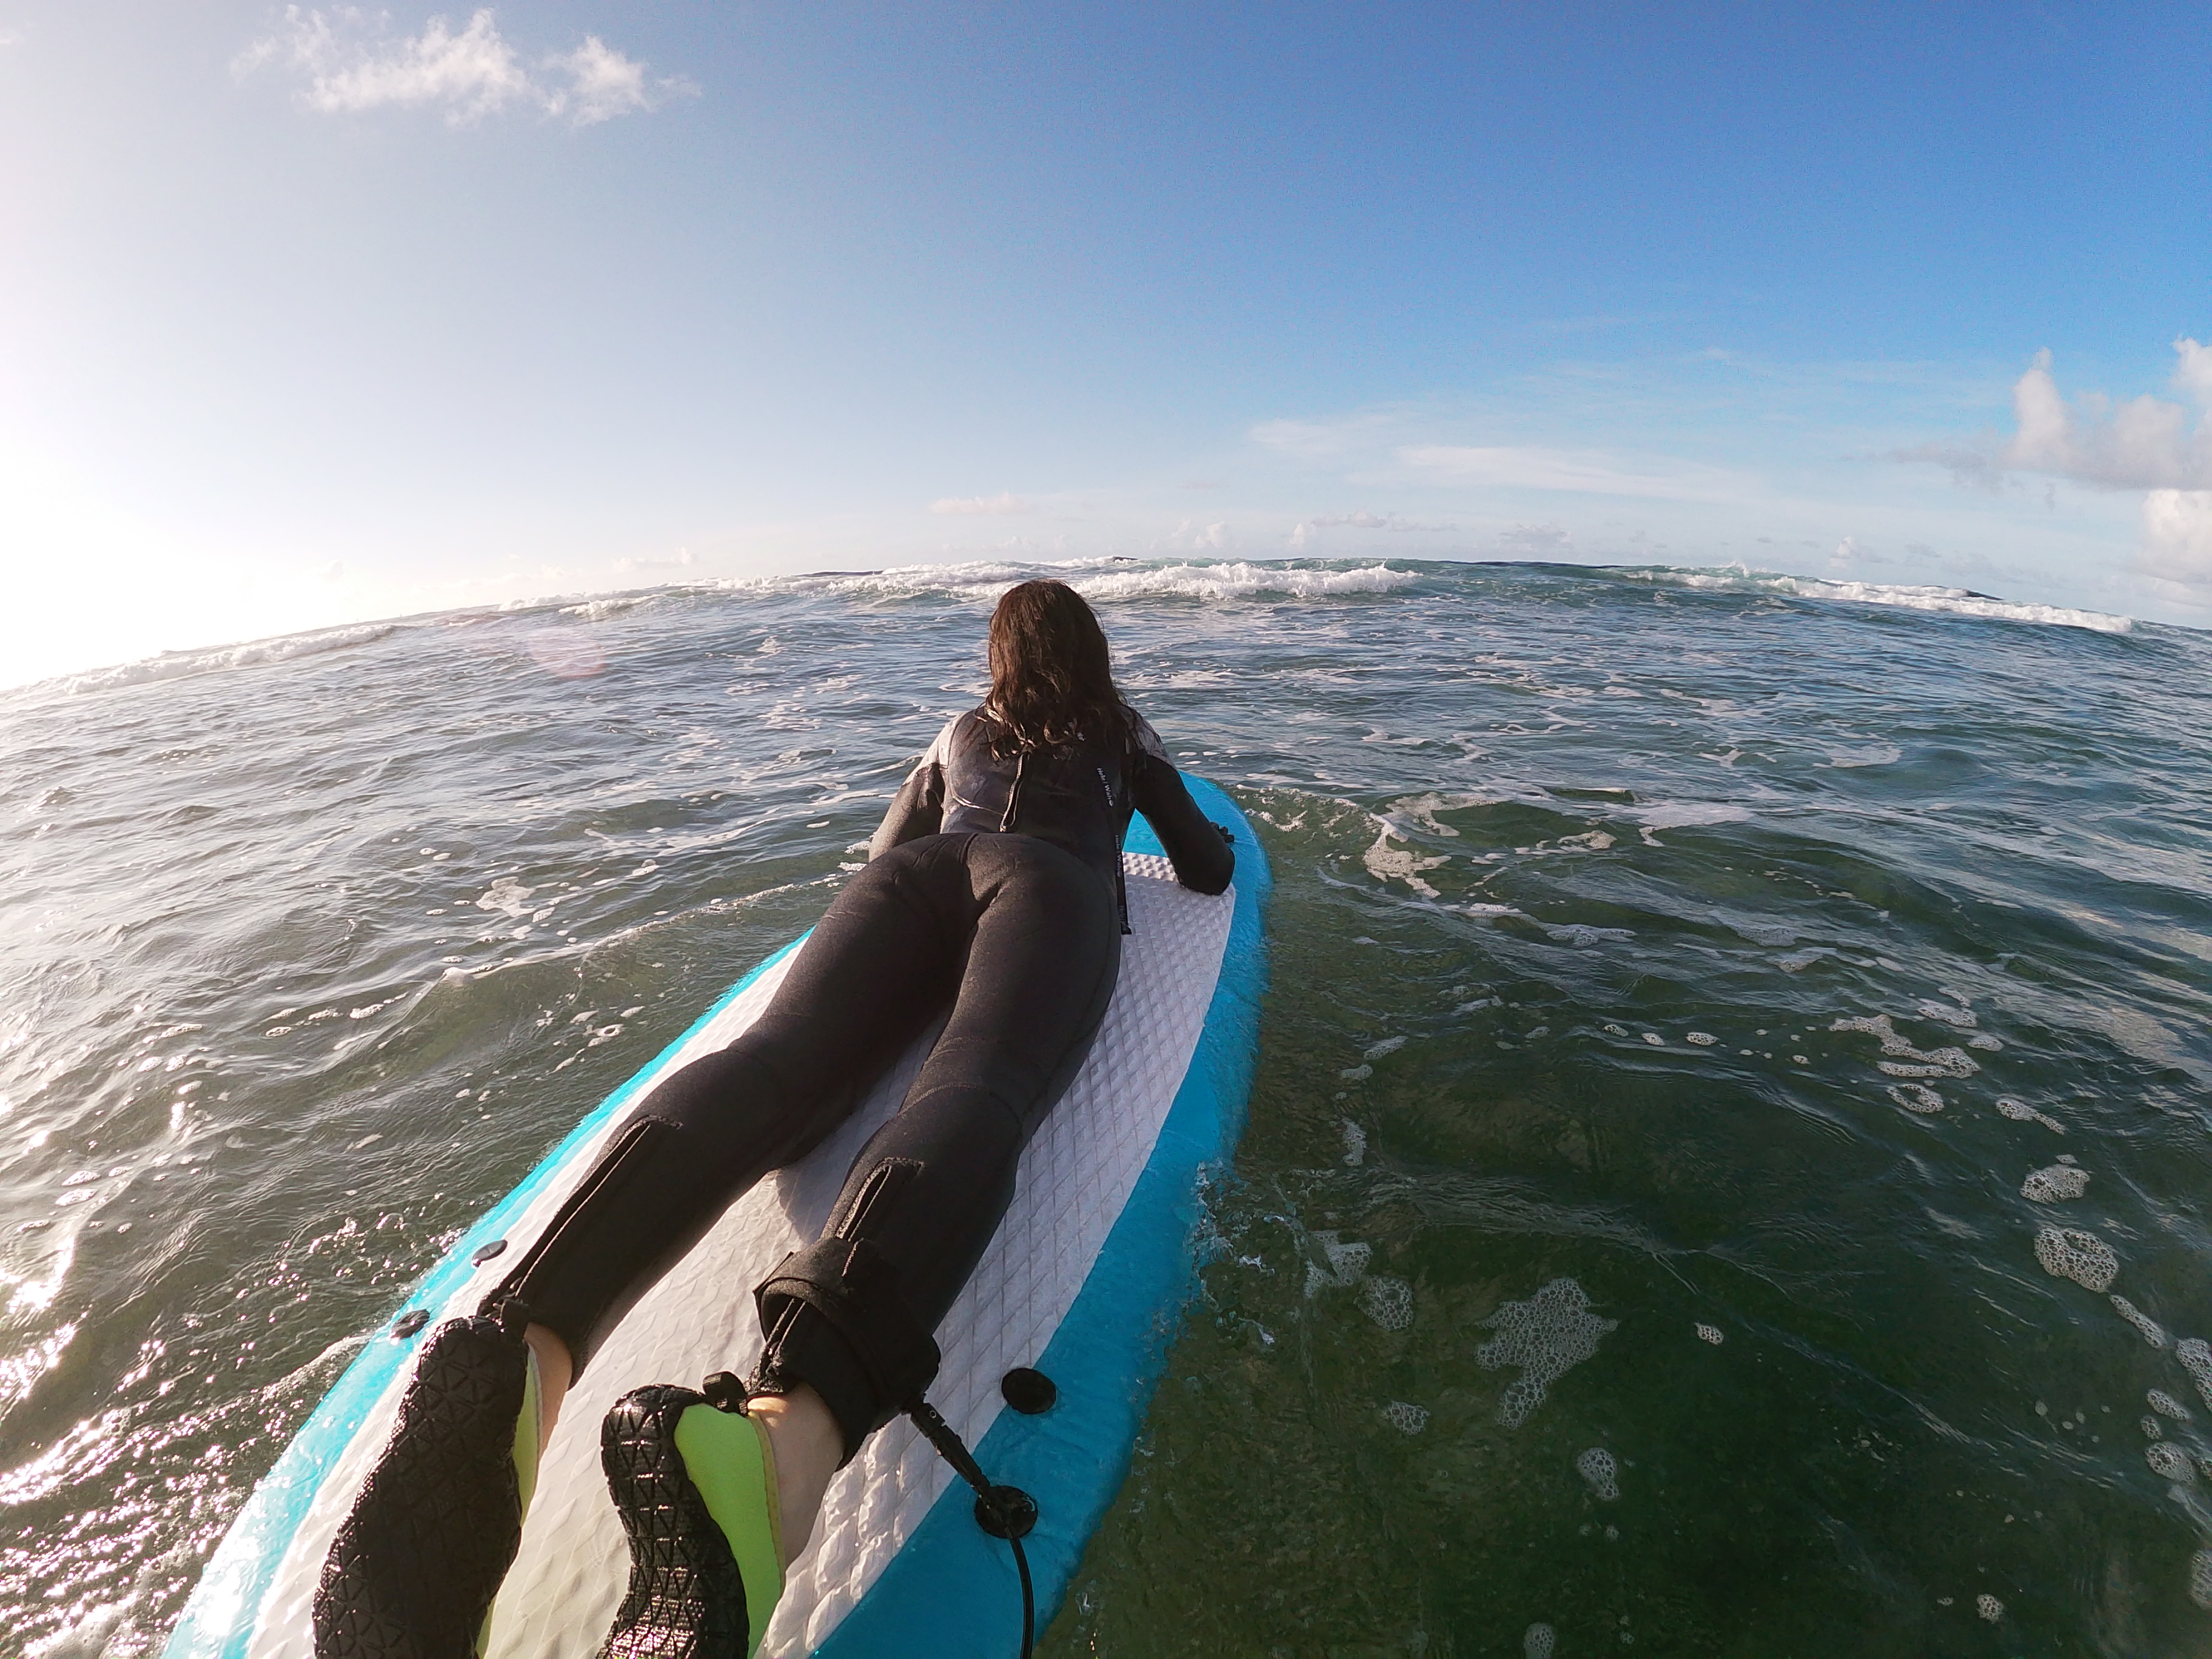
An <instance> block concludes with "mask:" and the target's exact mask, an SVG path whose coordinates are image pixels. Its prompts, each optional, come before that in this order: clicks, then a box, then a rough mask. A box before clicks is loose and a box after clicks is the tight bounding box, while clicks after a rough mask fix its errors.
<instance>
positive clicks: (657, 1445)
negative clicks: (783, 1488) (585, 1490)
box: [599, 1384, 783, 1659]
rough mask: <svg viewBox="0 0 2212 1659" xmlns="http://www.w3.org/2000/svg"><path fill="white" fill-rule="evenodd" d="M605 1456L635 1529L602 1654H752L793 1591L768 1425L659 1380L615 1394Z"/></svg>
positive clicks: (618, 1503)
mask: <svg viewBox="0 0 2212 1659" xmlns="http://www.w3.org/2000/svg"><path fill="white" fill-rule="evenodd" d="M599 1462H600V1464H601V1465H602V1466H603V1467H604V1468H605V1470H606V1472H607V1487H608V1490H609V1491H610V1492H612V1493H613V1494H614V1500H615V1508H616V1510H617V1511H618V1512H619V1513H620V1514H621V1516H622V1523H623V1531H624V1532H625V1533H627V1534H629V1590H628V1592H627V1593H626V1594H625V1595H623V1601H622V1606H621V1607H620V1608H618V1609H617V1612H616V1613H615V1622H614V1627H613V1629H611V1630H610V1631H609V1632H607V1639H606V1642H605V1645H603V1646H602V1647H601V1648H600V1650H599V1653H600V1659H748V1656H750V1654H752V1653H753V1651H754V1650H756V1649H757V1648H758V1647H759V1646H760V1643H761V1638H762V1637H763V1635H764V1634H766V1633H767V1631H768V1620H769V1614H770V1613H774V1612H775V1604H776V1601H777V1599H778V1598H779V1597H781V1595H782V1594H783V1540H782V1536H781V1510H780V1509H779V1507H778V1505H777V1502H776V1486H775V1452H774V1451H773V1450H772V1449H770V1448H769V1439H768V1431H767V1430H766V1429H765V1428H764V1427H763V1426H762V1425H761V1424H760V1423H759V1422H758V1421H757V1419H754V1418H751V1417H749V1416H747V1415H746V1414H745V1413H743V1412H726V1411H723V1410H720V1408H718V1407H714V1406H711V1405H709V1404H708V1403H707V1400H706V1397H705V1396H704V1395H701V1394H698V1393H696V1392H695V1391H694V1390H692V1389H679V1388H671V1387H668V1386H665V1385H659V1384H656V1385H654V1386H653V1387H651V1388H645V1389H636V1390H635V1391H634V1392H632V1393H630V1394H627V1395H623V1397H622V1398H621V1399H620V1400H618V1401H616V1402H615V1406H614V1409H613V1410H611V1411H610V1412H609V1413H607V1415H606V1419H605V1421H604V1422H603V1423H602V1424H601V1425H600V1426H599Z"/></svg>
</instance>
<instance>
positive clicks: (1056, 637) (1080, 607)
mask: <svg viewBox="0 0 2212 1659" xmlns="http://www.w3.org/2000/svg"><path fill="white" fill-rule="evenodd" d="M990 651H991V698H990V702H988V703H987V704H986V705H985V707H986V708H987V709H988V710H989V712H990V714H992V716H993V717H994V718H995V719H996V720H998V722H999V724H1000V726H1002V727H1004V728H1005V735H1004V738H1003V739H1002V743H1003V744H1004V746H1006V747H1007V748H1008V749H1009V750H1016V749H1048V748H1056V747H1058V746H1059V745H1060V744H1069V743H1074V742H1076V741H1078V740H1079V739H1082V738H1088V739H1089V740H1090V741H1091V742H1092V743H1095V744H1108V745H1111V746H1118V745H1120V744H1121V743H1122V742H1123V741H1125V740H1126V739H1127V736H1128V733H1129V731H1130V722H1131V721H1132V720H1133V719H1134V718H1135V716H1134V714H1133V713H1132V711H1131V709H1130V708H1129V705H1128V704H1127V703H1126V702H1123V701H1122V700H1121V693H1120V692H1119V691H1117V690H1115V689H1114V672H1113V669H1112V667H1111V665H1109V662H1108V660H1107V653H1106V630H1105V629H1102V628H1101V627H1099V625H1098V617H1097V614H1096V613H1095V612H1094V611H1092V610H1091V607H1090V605H1087V604H1085V601H1084V598H1083V595H1081V594H1080V593H1079V592H1076V591H1075V590H1074V589H1073V588H1072V587H1070V586H1068V585H1067V584H1066V582H1056V581H1033V582H1022V583H1020V584H1018V586H1013V587H1010V588H1008V589H1007V590H1006V592H1005V593H1004V594H1002V595H1000V599H999V608H998V609H997V610H996V611H993V612H992V613H991V642H990Z"/></svg>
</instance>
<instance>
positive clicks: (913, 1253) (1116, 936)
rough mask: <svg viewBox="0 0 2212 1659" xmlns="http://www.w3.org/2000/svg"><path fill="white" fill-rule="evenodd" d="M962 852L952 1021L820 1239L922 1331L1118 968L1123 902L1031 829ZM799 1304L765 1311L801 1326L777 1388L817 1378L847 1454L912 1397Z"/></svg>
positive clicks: (773, 1362)
mask: <svg viewBox="0 0 2212 1659" xmlns="http://www.w3.org/2000/svg"><path fill="white" fill-rule="evenodd" d="M967 854H968V855H967V860H966V863H967V866H968V872H967V873H968V878H969V890H970V892H971V894H972V895H973V901H974V902H975V907H976V910H977V915H976V921H975V937H974V942H973V943H972V944H971V945H969V952H968V960H967V964H966V967H965V969H963V973H962V975H961V981H960V990H959V994H958V996H957V998H956V999H955V1000H954V1003H953V1007H952V1013H951V1018H949V1019H948V1020H947V1022H946V1024H945V1031H944V1034H943V1035H942V1036H939V1038H938V1040H937V1042H936V1043H935V1044H934V1045H933V1047H932V1048H931V1050H930V1054H929V1058H928V1059H927V1060H926V1061H925V1062H924V1063H923V1066H922V1068H921V1074H920V1075H919V1076H918V1077H916V1078H915V1081H914V1084H913V1086H912V1087H911V1088H909V1089H908V1091H907V1096H906V1100H905V1102H904V1103H903V1104H902V1107H901V1108H900V1109H899V1112H898V1114H897V1115H896V1116H894V1117H892V1118H891V1119H890V1121H887V1122H886V1123H884V1126H883V1127H881V1128H880V1129H878V1131H877V1132H876V1133H875V1134H874V1135H873V1136H872V1137H871V1138H870V1139H869V1141H868V1144H867V1145H866V1146H864V1147H863V1148H862V1149H861V1151H860V1156H859V1157H858V1158H855V1159H854V1164H853V1168H852V1170H851V1171H850V1173H848V1176H846V1180H845V1186H844V1189H843V1191H842V1194H840V1196H839V1199H838V1201H837V1205H836V1209H835V1210H834V1211H833V1212H831V1215H830V1218H829V1226H828V1228H827V1230H826V1232H825V1235H824V1240H823V1245H817V1247H816V1249H817V1250H821V1249H823V1247H824V1246H827V1245H828V1244H829V1243H831V1242H832V1241H836V1242H842V1243H847V1244H849V1245H854V1246H857V1247H859V1248H860V1249H861V1250H863V1251H865V1252H867V1253H869V1254H872V1255H874V1256H875V1257H877V1258H878V1259H880V1260H881V1261H884V1262H886V1263H888V1264H889V1266H890V1268H892V1269H893V1270H894V1273H895V1276H896V1286H897V1293H896V1303H897V1304H898V1306H899V1307H900V1309H901V1310H902V1311H903V1312H904V1313H905V1314H907V1315H908V1316H910V1318H911V1321H912V1322H913V1324H914V1325H915V1326H916V1327H918V1328H920V1329H921V1331H922V1332H925V1333H927V1332H930V1331H933V1330H934V1329H935V1328H936V1327H937V1325H938V1323H939V1321H940V1320H942V1319H943V1318H944V1316H945V1312H946V1310H948V1309H950V1308H951V1305H952V1302H953V1298H954V1297H957V1295H958V1294H959V1293H960V1290H961V1287H962V1286H963V1285H965V1284H966V1283H967V1282H968V1276H969V1273H971V1272H973V1271H974V1268H975V1262H976V1261H977V1259H978V1258H979V1257H981V1255H982V1253H983V1250H984V1248H985V1247H986V1246H987V1244H988V1243H990V1241H991V1236H992V1234H993V1233H994V1232H995V1231H997V1230H998V1225H999V1221H1000V1218H1001V1217H1002V1216H1004V1215H1005V1213H1006V1206H1007V1204H1008V1202H1009V1201H1011V1200H1012V1196H1013V1189H1014V1171H1015V1167H1016V1165H1017V1164H1018V1161H1019V1159H1020V1157H1021V1152H1022V1149H1023V1148H1024V1146H1027V1145H1028V1144H1029V1139H1030V1135H1031V1134H1032V1133H1034V1132H1035V1131H1036V1126H1037V1124H1038V1123H1039V1122H1041V1121H1042V1120H1043V1118H1044V1115H1045V1114H1046V1113H1047V1112H1048V1111H1049V1110H1050V1109H1051V1108H1052V1107H1053V1105H1054V1103H1057V1102H1058V1100H1059V1099H1060V1096H1061V1095H1062V1094H1064V1093H1065V1092H1066V1089H1067V1085H1069V1084H1070V1083H1072V1082H1073V1080H1074V1078H1075V1074H1076V1072H1077V1071H1078V1070H1079V1068H1080V1067H1081V1066H1082V1064H1083V1060H1084V1059H1085V1056H1086V1055H1087V1054H1089V1052H1090V1048H1091V1040H1092V1038H1093V1037H1094V1036H1096V1035H1097V1030H1098V1026H1099V1023H1100V1022H1101V1021H1102V1020H1103V1018H1105V1013H1106V1007H1107V1004H1108V1003H1109V1001H1110V1000H1112V997H1113V993H1114V984H1115V975H1116V973H1117V970H1118V969H1119V966H1120V961H1121V932H1120V927H1119V925H1118V922H1117V920H1116V917H1115V908H1114V902H1113V896H1112V895H1111V894H1110V893H1109V892H1108V891H1107V890H1105V888H1104V887H1103V884H1101V883H1100V882H1099V881H1098V879H1097V877H1096V876H1094V875H1092V874H1091V872H1089V871H1088V870H1086V869H1085V867H1084V866H1082V865H1080V864H1079V863H1077V862H1076V861H1075V860H1073V858H1071V857H1069V856H1068V855H1067V854H1065V853H1062V852H1060V850H1059V849H1058V848H1054V847H1052V846H1050V845H1048V844H1047V843H1045V842H1039V841H1036V840H1035V839H1033V838H1031V837H1030V836H975V837H974V838H973V839H972V840H971V841H970V842H969V845H968V849H967ZM802 1254H805V1253H802ZM786 1271H787V1272H788V1271H789V1267H788V1264H787V1270H786ZM803 1305H805V1304H804V1303H803V1302H795V1301H794V1299H793V1298H788V1297H786V1298H781V1299H779V1298H776V1297H769V1298H768V1300H767V1301H766V1302H765V1303H764V1305H763V1310H762V1311H763V1317H764V1318H770V1317H773V1318H774V1319H775V1320H776V1321H777V1322H781V1323H784V1324H787V1325H789V1326H790V1329H789V1330H788V1331H787V1333H786V1334H784V1336H783V1338H782V1340H781V1341H772V1342H771V1345H770V1352H769V1356H768V1358H767V1359H766V1361H764V1364H763V1373H764V1376H766V1377H768V1378H769V1385H770V1386H773V1380H774V1378H775V1377H776V1376H780V1375H781V1374H783V1373H785V1372H788V1373H789V1374H791V1375H793V1376H796V1377H797V1378H799V1380H802V1381H805V1382H807V1383H811V1384H812V1385H813V1386H814V1387H815V1389H817V1390H818V1391H819V1392H820V1393H821V1394H822V1395H823V1398H824V1399H825V1401H828V1402H829V1406H830V1408H831V1410H832V1411H833V1412H835V1413H836V1415H837V1417H838V1419H839V1421H840V1423H841V1425H842V1426H843V1428H844V1431H845V1439H846V1448H845V1449H846V1454H847V1455H848V1456H849V1455H851V1454H852V1452H853V1451H854V1450H855V1449H858V1446H859V1443H860V1440H862V1439H864V1438H865V1437H866V1434H867V1433H868V1432H869V1431H872V1429H874V1428H875V1427H878V1426H880V1425H881V1424H882V1423H884V1422H885V1421H888V1420H889V1419H890V1417H891V1416H892V1415H894V1414H896V1413H897V1412H898V1411H900V1410H901V1409H902V1408H903V1407H904V1406H905V1404H906V1401H905V1400H904V1398H903V1397H901V1398H889V1397H885V1396H884V1395H883V1392H882V1387H881V1382H882V1379H880V1378H877V1379H870V1378H868V1377H867V1376H866V1375H865V1371H866V1367H856V1366H855V1365H854V1364H852V1363H850V1361H851V1359H852V1358H853V1357H854V1356H852V1355H851V1354H850V1353H849V1352H848V1351H849V1349H850V1347H851V1344H850V1342H849V1341H848V1340H842V1339H841V1338H840V1337H839V1336H838V1334H837V1333H836V1329H835V1328H834V1322H831V1321H829V1320H825V1319H819V1318H805V1317H802V1316H800V1315H799V1311H798V1309H799V1306H803ZM771 1335H772V1336H773V1335H774V1333H773V1332H771ZM817 1348H818V1349H820V1350H821V1351H822V1354H823V1357H822V1358H819V1359H814V1358H809V1357H808V1356H809V1355H810V1354H811V1352H812V1351H813V1350H815V1349H817ZM932 1368H933V1364H932Z"/></svg>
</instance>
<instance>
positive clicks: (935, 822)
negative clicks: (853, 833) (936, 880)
mask: <svg viewBox="0 0 2212 1659" xmlns="http://www.w3.org/2000/svg"><path fill="white" fill-rule="evenodd" d="M957 724H958V722H957V720H956V721H953V722H951V724H948V725H947V726H945V730H944V731H942V732H939V733H938V734H937V740H936V741H935V742H934V743H933V744H930V745H929V748H928V750H927V751H926V752H925V753H924V754H923V755H922V757H921V764H919V765H918V766H916V767H915V769H914V770H913V771H911V772H909V773H908V774H907V775H906V781H905V782H904V783H902V784H901V785H900V786H899V792H898V793H897V794H896V795H895V796H893V797H892V798H891V806H890V811H888V812H886V813H884V821H883V822H882V823H879V824H878V825H877V826H876V833H875V834H874V835H872V836H869V837H868V856H869V857H870V858H871V859H879V858H881V857H883V855H884V854H886V853H888V852H890V850H891V848H894V847H896V846H897V845H898V844H899V843H900V842H907V841H915V840H917V839H919V838H920V837H921V836H933V835H935V834H936V833H937V832H938V830H939V829H940V828H942V827H943V825H944V823H945V764H944V763H945V740H946V738H948V737H949V736H950V735H951V731H952V726H954V725H957Z"/></svg>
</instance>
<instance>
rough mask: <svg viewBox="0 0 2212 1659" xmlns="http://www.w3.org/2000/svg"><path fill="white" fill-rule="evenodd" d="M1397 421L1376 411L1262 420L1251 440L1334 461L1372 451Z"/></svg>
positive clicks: (1315, 458) (1283, 449)
mask: <svg viewBox="0 0 2212 1659" xmlns="http://www.w3.org/2000/svg"><path fill="white" fill-rule="evenodd" d="M1398 423H1399V416H1395V415H1392V414H1388V413H1383V412H1381V411H1376V410H1370V411H1368V412H1366V413H1364V414H1358V415H1351V416H1345V417H1344V418H1343V419H1341V420H1334V421H1262V422H1260V424H1259V425H1257V426H1255V427H1254V428H1252V441H1253V442H1255V443H1257V444H1264V445H1266V446H1267V447H1268V448H1269V449H1278V450H1280V451H1282V452H1283V453H1285V454H1286V455H1296V456H1298V457H1300V458H1302V459H1305V460H1310V461H1323V460H1333V459H1339V458H1340V457H1342V456H1345V455H1348V454H1351V453H1353V452H1355V451H1359V450H1371V449H1372V448H1373V447H1374V445H1375V441H1376V438H1377V437H1378V436H1379V435H1382V434H1383V433H1384V432H1387V431H1388V430H1389V428H1392V427H1394V426H1395V425H1397V424H1398Z"/></svg>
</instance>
